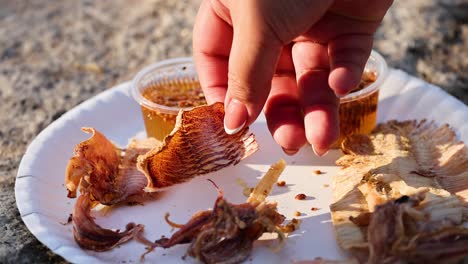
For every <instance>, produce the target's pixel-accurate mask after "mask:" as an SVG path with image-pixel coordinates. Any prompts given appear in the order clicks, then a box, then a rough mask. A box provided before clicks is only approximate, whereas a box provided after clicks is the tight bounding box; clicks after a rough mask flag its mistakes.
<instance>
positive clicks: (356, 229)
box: [330, 120, 468, 263]
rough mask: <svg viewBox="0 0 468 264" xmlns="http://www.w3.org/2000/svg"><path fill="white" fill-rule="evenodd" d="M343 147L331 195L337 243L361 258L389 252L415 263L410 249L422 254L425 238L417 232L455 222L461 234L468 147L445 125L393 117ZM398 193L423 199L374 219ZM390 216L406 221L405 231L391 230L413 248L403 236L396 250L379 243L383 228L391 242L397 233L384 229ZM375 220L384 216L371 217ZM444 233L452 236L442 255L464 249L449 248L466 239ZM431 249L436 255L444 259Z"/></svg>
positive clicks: (379, 259) (426, 233)
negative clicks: (400, 120)
mask: <svg viewBox="0 0 468 264" xmlns="http://www.w3.org/2000/svg"><path fill="white" fill-rule="evenodd" d="M342 150H343V152H344V153H345V155H344V156H343V157H342V158H340V159H339V160H338V161H337V164H338V165H340V166H342V168H341V170H340V172H339V173H338V174H337V175H336V176H335V177H334V179H333V181H334V182H333V185H334V193H333V195H334V203H333V204H332V205H331V206H330V208H331V211H332V220H333V224H334V226H335V230H336V235H337V239H338V243H339V245H340V246H341V247H342V248H344V249H346V250H348V251H350V252H351V253H353V255H354V256H355V257H357V259H358V260H359V261H360V262H362V263H364V262H367V261H369V263H385V262H384V261H387V259H388V261H389V262H388V263H393V262H394V261H395V259H397V260H398V261H400V262H401V263H406V262H408V261H409V262H411V263H413V262H414V261H415V259H413V258H412V257H411V256H419V255H421V252H425V249H424V248H425V247H426V246H427V245H428V244H425V243H426V241H423V240H420V239H419V238H420V237H427V238H428V241H429V240H431V239H432V238H431V237H432V234H438V233H444V232H447V230H452V231H453V230H457V232H459V234H460V235H461V236H462V237H463V234H464V233H465V232H466V228H463V221H464V219H467V215H468V214H467V213H468V211H467V208H468V206H467V205H468V203H467V201H468V177H467V176H468V174H467V171H468V150H467V148H466V147H465V145H464V144H463V142H459V141H457V139H456V136H455V133H454V132H453V131H452V130H451V129H450V128H449V127H448V126H447V125H445V126H440V127H439V126H436V125H435V124H434V123H433V122H428V121H426V120H422V121H406V122H398V121H390V122H388V123H385V124H381V125H379V126H378V127H377V128H376V129H375V131H374V132H373V133H372V134H371V135H355V136H352V137H350V138H348V139H346V140H345V141H344V142H343V144H342ZM401 197H413V198H411V199H416V198H414V197H420V199H419V200H418V202H413V203H408V204H412V205H411V206H408V205H406V204H405V206H404V207H403V206H399V207H398V208H394V209H392V210H394V212H397V211H398V212H400V211H401V213H400V214H403V215H408V216H406V217H402V218H399V219H400V220H391V219H390V217H389V216H387V217H382V218H381V219H380V220H375V219H376V217H378V216H379V215H380V214H383V213H382V212H381V210H383V209H382V208H384V207H385V208H387V207H389V208H393V207H395V205H394V202H393V201H399V199H401ZM400 207H401V208H400ZM403 208H404V209H403ZM379 210H380V211H379ZM389 210H390V209H389ZM395 210H396V211H395ZM386 218H388V219H387V220H386V221H387V223H389V222H388V221H396V222H398V221H400V222H399V223H400V225H401V224H403V225H404V229H403V230H404V232H402V233H401V232H400V233H392V236H394V237H396V238H395V241H400V240H401V241H404V239H406V238H408V239H410V240H411V241H412V242H411V243H413V244H411V247H410V248H411V251H408V250H407V249H405V247H409V245H407V244H401V243H400V244H393V245H392V248H391V250H387V249H385V250H382V248H385V246H380V248H381V249H380V250H379V249H378V248H379V246H378V243H379V242H378V241H380V242H381V240H379V239H376V236H378V235H379V234H384V235H382V236H384V237H385V238H386V239H387V240H386V242H385V243H382V245H387V246H388V245H389V242H388V239H390V240H392V238H391V237H392V236H391V235H390V234H386V235H385V232H386V231H385V230H386V229H385V228H386V227H385V225H384V224H383V223H384V220H385V219H386ZM372 219H374V220H372ZM373 221H374V223H378V222H380V223H382V224H380V225H379V224H374V225H373V224H372V223H373ZM371 228H372V229H371ZM389 228H390V227H389ZM389 230H393V231H391V232H396V231H395V230H394V229H391V228H390V229H389ZM403 234H404V235H403ZM411 234H414V236H411ZM416 234H417V235H416ZM451 235H452V237H451V238H454V237H455V236H454V234H453V233H451ZM402 239H403V240H402ZM392 241H393V240H392ZM446 241H447V242H446V243H448V244H446V245H441V248H444V249H441V250H439V252H440V254H441V255H440V256H442V255H443V254H447V256H446V257H447V258H448V257H452V256H453V257H455V258H460V257H462V256H464V255H466V254H467V253H466V252H464V251H463V250H462V251H460V250H458V251H456V250H454V252H455V251H456V252H457V253H453V252H451V251H448V248H449V247H452V245H456V246H457V247H458V246H459V244H460V243H461V244H463V243H466V242H460V241H456V243H455V242H453V241H452V242H453V243H455V244H450V243H452V242H450V243H449V242H448V241H450V239H449V238H447V240H446ZM462 241H464V240H462ZM427 243H429V242H427ZM448 245H450V246H448ZM463 245H465V246H466V247H468V244H463ZM405 250H406V251H405ZM444 250H445V251H444ZM375 252H385V254H380V253H379V254H377V253H375ZM398 252H400V253H401V252H405V253H404V255H400V253H398ZM401 254H403V253H401ZM434 254H435V253H434ZM405 256H406V257H405ZM432 256H434V258H433V259H432V261H442V260H443V258H442V259H441V258H438V257H437V256H435V255H432ZM421 259H425V258H421ZM392 261H393V262H392ZM416 262H417V261H416Z"/></svg>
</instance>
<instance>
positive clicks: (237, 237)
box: [154, 160, 286, 263]
mask: <svg viewBox="0 0 468 264" xmlns="http://www.w3.org/2000/svg"><path fill="white" fill-rule="evenodd" d="M285 165H286V163H285V162H284V161H283V160H280V161H279V162H277V163H276V164H274V165H273V166H272V167H271V168H270V170H269V171H268V172H267V173H266V175H265V176H264V177H263V178H262V180H261V181H260V182H259V183H258V184H257V186H256V187H255V189H254V191H253V192H252V194H251V196H250V197H249V199H248V201H247V202H246V203H243V204H231V203H229V202H227V201H226V199H224V197H223V193H222V191H221V190H220V189H219V188H217V189H218V198H217V199H216V202H215V205H214V208H213V210H207V211H202V212H198V213H197V214H195V215H194V216H192V218H191V219H190V220H189V221H188V222H187V223H186V224H185V225H183V226H182V227H181V228H180V229H179V230H178V231H177V232H176V233H174V234H173V235H172V237H170V238H162V239H159V240H157V241H156V242H155V244H154V247H162V248H169V247H172V246H175V245H177V244H183V243H191V244H190V247H189V249H188V251H187V254H188V255H189V256H192V257H194V258H197V259H198V260H199V261H201V262H203V263H239V262H242V261H244V260H245V259H247V257H248V256H249V255H250V252H251V251H252V247H253V243H254V241H255V240H257V239H258V238H259V237H260V236H261V235H262V234H263V233H265V232H275V233H277V234H278V236H279V239H280V240H281V241H282V240H283V239H284V235H283V231H282V229H283V227H281V226H280V224H281V223H282V222H283V221H284V219H285V217H284V216H283V215H281V214H279V213H278V212H277V210H276V203H269V202H266V201H265V198H266V196H267V195H268V194H269V192H270V191H271V189H272V187H273V185H274V183H275V182H276V181H277V180H278V178H279V175H280V174H281V172H282V171H283V169H284V167H285Z"/></svg>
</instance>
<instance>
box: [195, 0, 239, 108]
mask: <svg viewBox="0 0 468 264" xmlns="http://www.w3.org/2000/svg"><path fill="white" fill-rule="evenodd" d="M232 36H233V31H232V27H231V26H230V25H229V24H228V23H227V22H225V21H224V20H222V19H221V18H220V17H219V16H218V15H217V14H216V13H215V11H214V10H213V7H212V6H211V4H210V1H206V0H205V1H203V2H202V4H201V6H200V9H199V10H198V15H197V19H196V21H195V26H194V29H193V56H194V60H195V67H196V68H197V72H198V77H199V80H200V84H201V87H202V89H203V92H204V94H205V98H206V100H207V102H208V104H212V103H215V102H224V98H225V97H226V91H227V85H228V61H229V53H230V50H231V44H232Z"/></svg>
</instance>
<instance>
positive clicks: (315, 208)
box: [310, 207, 319, 211]
mask: <svg viewBox="0 0 468 264" xmlns="http://www.w3.org/2000/svg"><path fill="white" fill-rule="evenodd" d="M310 210H311V211H318V210H319V208H318V207H312V208H310Z"/></svg>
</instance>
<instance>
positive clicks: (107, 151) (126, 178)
mask: <svg viewBox="0 0 468 264" xmlns="http://www.w3.org/2000/svg"><path fill="white" fill-rule="evenodd" d="M223 117H224V107H223V105H222V104H220V103H216V104H213V105H210V106H200V107H196V108H194V109H193V110H191V111H181V112H180V113H179V115H178V116H177V120H176V126H175V128H174V130H173V131H172V132H171V134H170V135H169V136H167V137H166V138H165V140H164V142H162V143H160V142H158V141H157V140H155V139H153V138H147V139H143V140H132V141H131V142H130V143H129V145H128V146H127V148H126V149H120V148H118V147H116V146H115V145H114V144H113V143H112V142H111V141H109V140H108V139H107V138H106V137H105V136H104V135H102V134H101V133H100V132H98V131H97V130H95V129H94V128H83V131H84V132H87V133H90V134H91V137H90V138H89V139H87V140H85V141H83V142H81V143H79V144H78V145H77V146H76V147H75V155H74V156H73V157H72V158H71V159H70V161H69V163H68V166H67V170H66V176H65V185H66V187H67V190H68V197H70V198H74V197H76V195H77V191H79V192H80V193H81V197H79V199H78V201H77V203H76V204H75V209H74V213H73V216H72V220H73V225H74V236H75V240H76V241H77V242H78V244H79V245H80V246H81V247H83V248H87V249H93V250H99V251H103V250H108V249H111V248H112V247H115V246H116V245H118V244H121V243H123V242H125V241H127V240H129V239H131V238H132V237H135V236H136V235H138V234H141V231H142V228H143V227H142V226H141V225H134V224H130V225H129V226H128V228H127V229H126V231H123V232H119V231H112V230H108V229H104V228H102V227H100V226H99V225H97V224H96V223H95V222H94V219H93V218H92V217H91V214H90V213H91V212H90V210H91V209H92V208H93V207H94V206H96V205H97V204H104V205H114V204H117V203H122V202H127V201H129V200H131V199H133V197H139V196H142V195H145V192H154V191H157V190H160V189H162V188H166V187H169V186H171V185H174V184H178V183H181V182H185V181H188V180H190V179H192V178H193V177H195V176H197V175H201V174H206V173H209V172H213V171H216V170H220V169H222V168H224V167H227V166H230V165H235V164H237V163H238V162H239V161H240V160H242V159H244V158H246V157H247V156H249V155H251V154H253V153H254V152H255V151H256V150H257V149H258V145H257V143H256V141H255V138H254V136H253V134H249V133H248V128H244V129H243V130H242V131H240V132H239V133H237V134H235V135H227V134H226V133H225V132H224V126H223ZM110 241H113V242H110Z"/></svg>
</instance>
